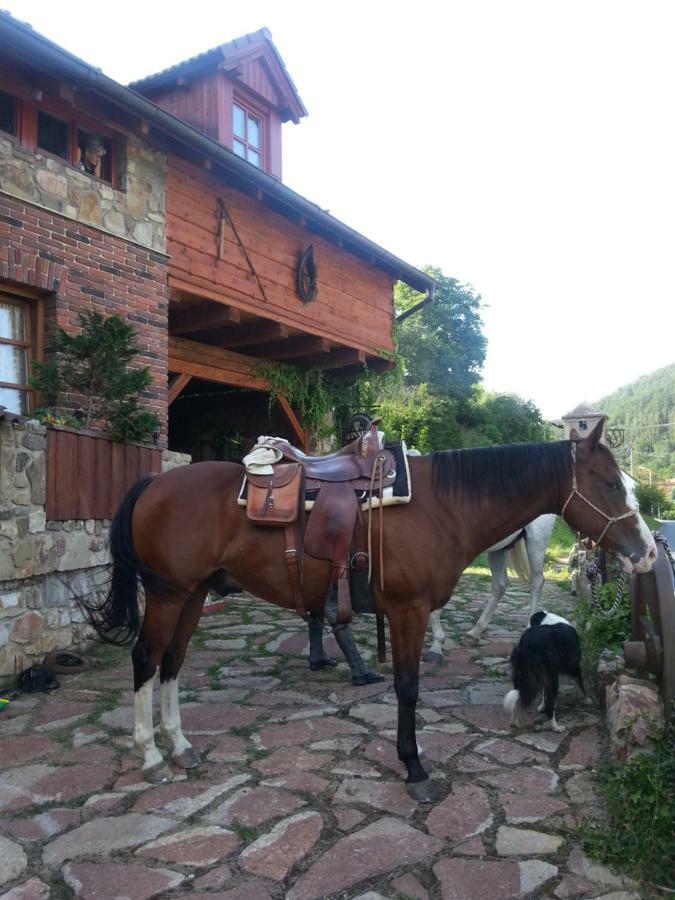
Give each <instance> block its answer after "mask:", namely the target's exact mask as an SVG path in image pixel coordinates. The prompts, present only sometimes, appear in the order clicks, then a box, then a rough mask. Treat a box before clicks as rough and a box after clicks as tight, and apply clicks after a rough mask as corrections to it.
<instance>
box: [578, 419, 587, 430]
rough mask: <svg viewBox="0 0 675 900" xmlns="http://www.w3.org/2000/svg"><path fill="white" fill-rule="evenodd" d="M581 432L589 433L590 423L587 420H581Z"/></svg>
mask: <svg viewBox="0 0 675 900" xmlns="http://www.w3.org/2000/svg"><path fill="white" fill-rule="evenodd" d="M579 431H588V422H587V421H586V419H579Z"/></svg>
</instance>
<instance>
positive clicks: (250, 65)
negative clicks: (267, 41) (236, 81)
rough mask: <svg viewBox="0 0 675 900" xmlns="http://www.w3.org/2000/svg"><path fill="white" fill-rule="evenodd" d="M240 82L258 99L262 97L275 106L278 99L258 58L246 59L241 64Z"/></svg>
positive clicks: (262, 63) (263, 65)
mask: <svg viewBox="0 0 675 900" xmlns="http://www.w3.org/2000/svg"><path fill="white" fill-rule="evenodd" d="M241 69H242V73H241V80H242V82H243V83H244V84H245V85H247V86H248V87H249V88H250V89H251V90H252V91H255V93H256V94H258V95H259V96H260V97H264V98H265V100H267V101H268V103H270V104H271V105H272V106H277V105H278V103H279V98H278V97H277V92H276V90H275V88H274V85H273V84H272V80H271V78H270V77H269V75H268V74H267V72H266V71H265V64H264V62H263V61H262V59H261V58H260V57H258V58H257V59H248V60H246V61H245V62H243V63H242V64H241Z"/></svg>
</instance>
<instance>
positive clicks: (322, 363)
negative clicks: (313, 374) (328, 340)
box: [302, 347, 366, 369]
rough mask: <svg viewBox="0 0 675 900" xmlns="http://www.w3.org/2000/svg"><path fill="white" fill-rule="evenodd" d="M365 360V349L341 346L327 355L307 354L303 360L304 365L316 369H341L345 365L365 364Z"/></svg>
mask: <svg viewBox="0 0 675 900" xmlns="http://www.w3.org/2000/svg"><path fill="white" fill-rule="evenodd" d="M365 361H366V352H365V350H353V349H352V348H351V347H341V348H340V349H339V350H333V352H332V353H329V354H327V355H325V356H306V357H304V358H303V360H302V365H303V366H311V367H312V368H316V369H341V368H342V367H343V366H357V365H363V363H365Z"/></svg>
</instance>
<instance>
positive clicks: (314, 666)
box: [309, 656, 337, 672]
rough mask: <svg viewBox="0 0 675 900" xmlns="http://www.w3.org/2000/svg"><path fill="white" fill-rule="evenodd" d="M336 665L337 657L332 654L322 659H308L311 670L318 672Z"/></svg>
mask: <svg viewBox="0 0 675 900" xmlns="http://www.w3.org/2000/svg"><path fill="white" fill-rule="evenodd" d="M335 666H337V659H335V658H334V657H333V656H324V658H323V659H317V660H314V661H312V660H311V659H310V661H309V668H310V671H312V672H319V671H320V670H321V669H334V668H335Z"/></svg>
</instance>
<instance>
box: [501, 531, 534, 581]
mask: <svg viewBox="0 0 675 900" xmlns="http://www.w3.org/2000/svg"><path fill="white" fill-rule="evenodd" d="M506 564H507V565H508V566H509V567H510V568H511V569H513V571H514V572H515V573H516V575H517V576H518V578H519V579H520V580H521V581H523V582H525V584H528V585H529V583H530V577H531V575H532V570H531V569H530V560H529V558H528V556H527V547H526V545H525V541H524V540H520V541H518V542H517V543H516V544H514V546H513V547H511V549H510V550H509V551H508V552H507V554H506Z"/></svg>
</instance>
